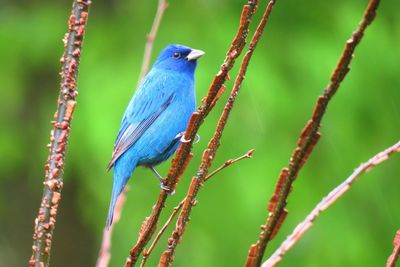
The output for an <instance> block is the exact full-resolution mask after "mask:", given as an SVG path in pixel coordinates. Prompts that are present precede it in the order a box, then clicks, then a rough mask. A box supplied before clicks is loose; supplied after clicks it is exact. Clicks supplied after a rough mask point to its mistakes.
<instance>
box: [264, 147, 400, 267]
mask: <svg viewBox="0 0 400 267" xmlns="http://www.w3.org/2000/svg"><path fill="white" fill-rule="evenodd" d="M396 152H397V153H399V152H400V142H397V143H396V144H394V145H393V146H391V147H389V148H387V149H386V150H384V151H382V152H380V153H378V154H376V155H375V156H374V157H372V158H371V159H369V160H368V161H367V162H366V163H363V164H361V165H360V166H359V167H358V168H357V169H356V170H355V171H354V172H353V173H352V174H351V175H350V176H349V177H348V178H347V179H346V180H345V181H344V182H343V183H341V184H340V185H339V186H337V187H336V188H335V189H333V190H332V191H331V192H330V193H329V194H328V195H327V196H326V197H324V198H323V199H322V200H321V202H319V203H318V205H317V206H316V207H315V208H314V209H313V210H312V211H311V212H310V214H309V215H308V216H307V217H306V218H305V219H304V221H303V222H301V223H300V224H298V225H297V227H296V228H295V229H294V231H293V233H292V234H291V235H289V236H288V237H287V238H286V240H285V241H284V242H283V243H282V244H281V245H280V246H279V248H278V249H277V250H276V251H275V252H274V253H273V254H272V256H271V257H270V258H269V259H268V260H267V261H266V262H264V264H263V265H262V267H273V266H275V265H277V264H278V263H279V262H280V261H281V260H282V257H283V256H284V255H285V253H286V252H287V251H289V249H291V248H292V247H293V246H294V245H295V244H296V243H297V241H299V240H300V238H301V237H302V236H303V235H304V233H305V232H306V231H308V229H310V228H311V226H312V225H313V223H314V221H315V220H316V219H317V217H318V216H319V215H320V214H321V213H322V212H323V211H325V210H326V209H327V208H329V207H330V206H331V205H332V204H333V203H335V202H336V201H337V200H338V199H339V198H340V197H342V196H343V195H344V193H346V192H347V191H348V190H349V189H350V187H351V186H352V185H353V183H354V182H355V181H356V180H357V179H358V177H359V176H360V175H361V174H363V173H365V172H367V171H370V170H371V169H372V168H374V167H375V166H376V165H378V164H380V163H382V162H384V161H385V160H387V159H389V156H391V155H392V154H394V153H396ZM398 234H399V236H398V240H397V241H398V242H397V243H396V239H395V241H394V244H395V247H396V244H397V250H398V251H400V231H399V233H398ZM394 251H396V249H395V250H394ZM397 253H399V252H397ZM393 255H396V252H394V254H393ZM397 255H398V254H397ZM393 258H394V257H393ZM388 266H394V264H393V265H389V264H388Z"/></svg>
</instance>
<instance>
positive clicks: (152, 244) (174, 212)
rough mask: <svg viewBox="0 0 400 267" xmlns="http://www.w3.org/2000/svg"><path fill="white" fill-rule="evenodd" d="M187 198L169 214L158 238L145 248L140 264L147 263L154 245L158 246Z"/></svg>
mask: <svg viewBox="0 0 400 267" xmlns="http://www.w3.org/2000/svg"><path fill="white" fill-rule="evenodd" d="M184 202H185V199H183V200H182V201H181V202H179V204H178V206H176V207H175V208H174V210H173V211H172V213H171V215H170V216H169V218H168V220H167V221H166V222H165V224H164V226H163V227H162V228H161V230H160V231H159V232H158V234H157V236H156V238H155V239H154V241H153V243H151V245H150V248H149V249H148V250H146V249H145V250H143V259H142V263H141V264H140V266H141V267H143V266H144V265H145V264H146V261H147V259H148V258H149V256H150V254H151V252H153V249H154V247H155V246H156V244H157V242H158V241H159V240H160V238H161V236H162V235H163V234H164V232H165V230H167V228H168V226H169V225H170V224H171V222H172V220H173V219H174V218H175V216H176V214H178V212H179V211H180V210H181V208H182V206H183V203H184Z"/></svg>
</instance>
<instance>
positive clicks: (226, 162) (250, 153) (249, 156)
mask: <svg viewBox="0 0 400 267" xmlns="http://www.w3.org/2000/svg"><path fill="white" fill-rule="evenodd" d="M254 151H255V149H251V150H249V151H247V153H246V154H244V155H242V156H240V157H238V158H236V159H228V160H227V161H225V163H224V164H222V165H221V166H220V167H218V168H217V169H215V170H214V171H213V172H211V173H210V174H209V175H207V177H206V178H205V179H204V181H205V182H207V181H208V180H209V179H210V178H211V177H213V176H214V175H216V174H217V173H219V172H220V171H222V170H223V169H225V168H226V167H228V166H230V165H232V164H233V163H235V162H238V161H241V160H242V159H251V158H252V157H253V153H254Z"/></svg>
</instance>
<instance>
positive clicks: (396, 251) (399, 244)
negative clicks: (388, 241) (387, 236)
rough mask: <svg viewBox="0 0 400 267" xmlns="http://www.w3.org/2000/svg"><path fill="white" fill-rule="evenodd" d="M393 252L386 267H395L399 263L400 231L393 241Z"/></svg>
mask: <svg viewBox="0 0 400 267" xmlns="http://www.w3.org/2000/svg"><path fill="white" fill-rule="evenodd" d="M393 247H394V248H393V252H392V254H391V255H390V256H389V258H388V260H387V263H386V267H395V266H396V263H397V259H398V258H399V255H400V230H398V231H397V233H396V235H395V237H394V239H393Z"/></svg>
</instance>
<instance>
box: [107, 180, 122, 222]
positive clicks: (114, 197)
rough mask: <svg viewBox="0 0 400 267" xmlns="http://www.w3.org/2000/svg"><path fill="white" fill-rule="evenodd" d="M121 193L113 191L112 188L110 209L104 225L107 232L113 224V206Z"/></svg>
mask: <svg viewBox="0 0 400 267" xmlns="http://www.w3.org/2000/svg"><path fill="white" fill-rule="evenodd" d="M121 191H122V190H115V188H114V187H113V191H112V195H111V202H110V207H109V208H108V216H107V223H106V227H107V230H108V229H110V226H111V224H112V222H113V218H114V209H115V204H117V199H118V197H119V195H120V194H121Z"/></svg>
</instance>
